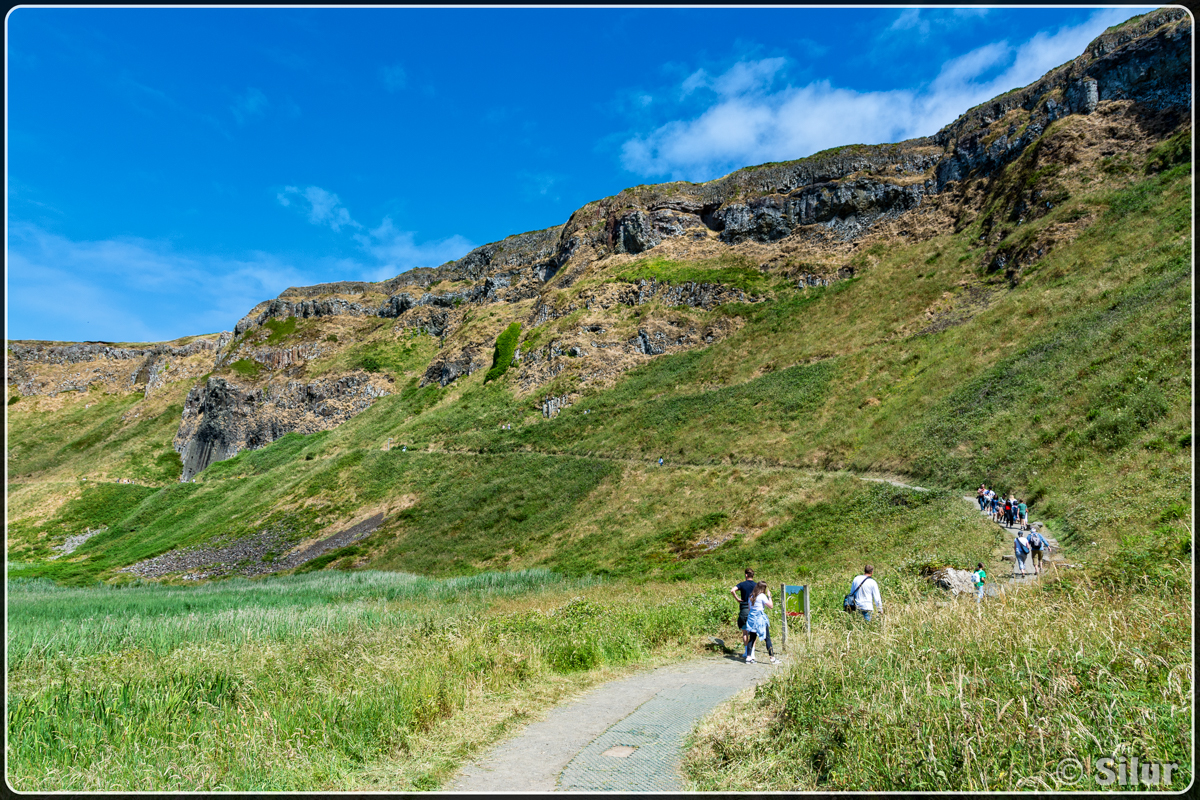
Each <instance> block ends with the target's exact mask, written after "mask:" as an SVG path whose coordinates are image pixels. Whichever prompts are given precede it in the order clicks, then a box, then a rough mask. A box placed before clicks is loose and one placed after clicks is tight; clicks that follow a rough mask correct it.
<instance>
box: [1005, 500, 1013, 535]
mask: <svg viewBox="0 0 1200 800" xmlns="http://www.w3.org/2000/svg"><path fill="white" fill-rule="evenodd" d="M1012 526H1013V501H1012V500H1011V499H1009V500H1005V501H1004V527H1006V528H1011V527H1012Z"/></svg>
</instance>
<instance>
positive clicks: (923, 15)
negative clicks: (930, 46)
mask: <svg viewBox="0 0 1200 800" xmlns="http://www.w3.org/2000/svg"><path fill="white" fill-rule="evenodd" d="M989 10H990V9H987V8H956V9H921V8H906V9H904V10H903V11H901V12H900V15H899V16H897V17H896V19H895V21H893V22H892V24H891V26H889V28H888V32H889V33H894V32H902V33H904V35H905V36H907V37H910V38H911V37H913V36H917V37H919V38H921V39H925V38H927V37H928V36H929V34H930V33H932V32H933V31H934V30H937V31H938V32H939V33H945V32H947V31H949V30H952V29H954V28H957V27H959V26H961V25H963V24H964V23H967V22H969V21H972V20H975V19H978V18H980V17H984V16H987V13H988V11H989Z"/></svg>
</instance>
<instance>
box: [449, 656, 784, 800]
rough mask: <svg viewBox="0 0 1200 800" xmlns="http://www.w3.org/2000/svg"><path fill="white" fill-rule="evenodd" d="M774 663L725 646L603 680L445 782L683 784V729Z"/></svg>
mask: <svg viewBox="0 0 1200 800" xmlns="http://www.w3.org/2000/svg"><path fill="white" fill-rule="evenodd" d="M765 651H766V648H763V647H760V648H759V652H758V653H756V655H763V656H764V657H765V656H766V652H765ZM777 669H782V665H780V666H779V667H775V666H772V665H770V664H763V663H759V664H745V663H743V662H742V660H741V658H740V656H730V655H726V656H717V657H709V658H702V659H696V660H694V661H688V662H685V663H683V664H674V665H671V666H668V667H660V668H658V669H655V670H653V671H651V672H646V673H643V674H640V675H634V676H632V677H629V678H624V679H622V680H618V681H613V682H612V683H607V684H604V685H603V686H599V687H596V688H595V689H592V690H591V691H589V692H587V693H586V694H585V695H583V696H582V697H580V698H579V699H578V700H576V701H575V702H572V703H569V704H567V705H563V706H559V707H557V708H554V709H551V711H550V712H549V713H548V714H547V715H546V718H545V719H544V720H542V721H541V722H535V723H533V724H531V725H529V726H527V727H526V728H525V729H524V730H523V731H522V732H521V733H520V734H518V735H517V736H516V737H515V738H513V739H510V740H509V741H507V742H504V743H503V744H501V745H499V746H498V747H496V748H495V749H493V750H492V751H491V752H490V753H488V754H487V755H485V756H483V757H482V758H480V759H479V760H477V761H476V762H474V763H473V764H470V765H468V766H466V767H464V768H463V769H462V771H461V772H459V774H458V775H457V776H456V777H455V778H454V779H453V780H451V781H450V782H449V784H447V786H446V790H447V791H451V792H552V791H575V792H588V791H627V792H646V791H650V792H653V791H659V792H669V791H680V790H682V789H683V788H684V784H683V778H682V776H681V775H680V772H679V763H680V759H681V758H682V755H683V738H684V736H686V735H687V733H688V732H689V731H690V730H691V729H692V728H693V727H694V726H695V724H696V723H697V722H698V721H699V720H700V718H701V717H703V716H704V715H706V714H707V713H708V712H710V711H711V710H712V709H714V708H715V707H716V706H717V705H719V704H720V703H721V702H723V701H725V700H728V699H729V698H730V697H732V696H733V695H734V694H736V693H737V692H739V691H741V690H742V689H745V688H747V687H750V686H754V685H756V684H758V683H760V682H762V681H765V680H767V679H768V678H770V677H771V675H773V674H774V673H775V670H777Z"/></svg>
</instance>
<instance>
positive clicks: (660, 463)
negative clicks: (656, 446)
mask: <svg viewBox="0 0 1200 800" xmlns="http://www.w3.org/2000/svg"><path fill="white" fill-rule="evenodd" d="M658 465H659V466H660V467H661V466H662V456H659V457H658Z"/></svg>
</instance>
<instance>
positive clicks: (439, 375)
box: [421, 346, 491, 386]
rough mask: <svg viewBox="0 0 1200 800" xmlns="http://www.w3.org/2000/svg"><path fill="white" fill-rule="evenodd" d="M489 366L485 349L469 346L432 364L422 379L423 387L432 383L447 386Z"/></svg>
mask: <svg viewBox="0 0 1200 800" xmlns="http://www.w3.org/2000/svg"><path fill="white" fill-rule="evenodd" d="M489 366H491V364H490V362H489V360H488V358H487V353H486V351H485V350H484V348H483V347H476V346H468V347H465V348H463V349H462V350H461V351H459V352H458V353H457V354H455V355H453V356H443V357H441V358H438V359H437V360H435V361H434V362H433V363H432V364H430V365H429V368H428V369H427V370H425V375H424V376H423V377H422V378H421V386H428V385H429V384H431V383H436V384H438V385H439V386H446V385H448V384H450V383H452V382H454V381H456V380H458V379H459V378H461V377H463V376H465V375H470V374H471V373H473V372H478V371H479V370H481V369H485V368H487V367H489Z"/></svg>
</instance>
